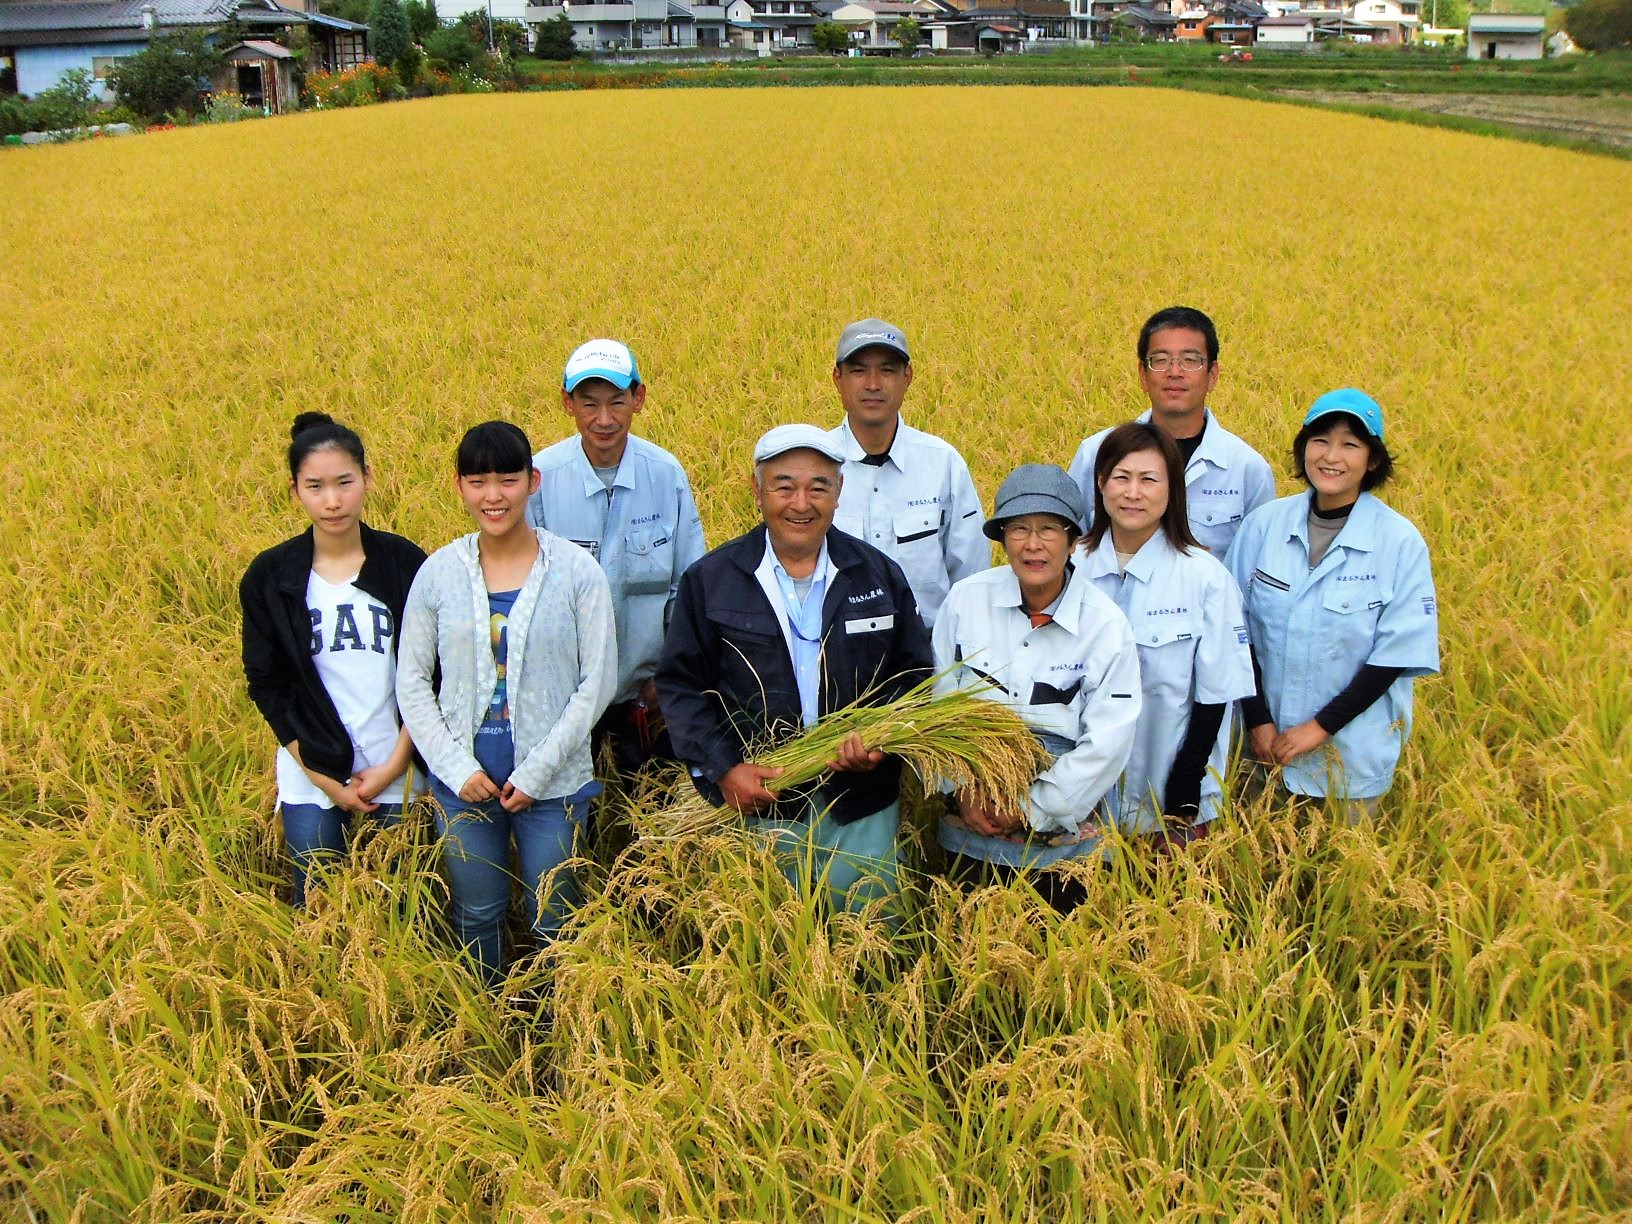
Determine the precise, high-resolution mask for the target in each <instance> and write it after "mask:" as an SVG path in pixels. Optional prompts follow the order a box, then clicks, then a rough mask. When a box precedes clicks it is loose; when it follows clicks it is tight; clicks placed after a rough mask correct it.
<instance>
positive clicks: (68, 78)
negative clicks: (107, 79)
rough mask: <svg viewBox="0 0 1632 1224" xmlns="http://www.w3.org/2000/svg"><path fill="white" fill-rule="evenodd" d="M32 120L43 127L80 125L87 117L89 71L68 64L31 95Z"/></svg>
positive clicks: (54, 128)
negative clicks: (44, 87)
mask: <svg viewBox="0 0 1632 1224" xmlns="http://www.w3.org/2000/svg"><path fill="white" fill-rule="evenodd" d="M34 115H35V122H36V123H38V125H39V127H40V128H41V129H42V130H44V131H59V130H62V129H65V128H77V127H84V126H85V125H86V124H88V123H90V121H91V72H90V69H88V68H70V69H68V70H67V71H66V72H64V73H63V74H62V75H61V76H60V77H58V78H57V83H56V84H55V85H53V86H51V87H50V88H49V89H42V90H40V92H39V93H38V94H36V95H35V97H34Z"/></svg>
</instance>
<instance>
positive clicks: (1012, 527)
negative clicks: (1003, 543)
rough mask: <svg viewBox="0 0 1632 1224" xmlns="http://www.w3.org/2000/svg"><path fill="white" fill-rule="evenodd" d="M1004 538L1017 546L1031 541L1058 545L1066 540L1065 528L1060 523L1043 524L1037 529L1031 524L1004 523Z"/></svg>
mask: <svg viewBox="0 0 1632 1224" xmlns="http://www.w3.org/2000/svg"><path fill="white" fill-rule="evenodd" d="M1003 538H1004V539H1005V540H1012V541H1013V542H1014V543H1016V544H1018V543H1020V542H1021V541H1022V540H1030V539H1036V540H1037V541H1038V542H1039V543H1042V544H1057V543H1059V542H1060V541H1061V540H1063V539H1064V538H1065V528H1064V527H1063V526H1061V525H1060V524H1059V523H1043V524H1042V525H1040V526H1037V527H1033V526H1032V525H1031V524H1030V523H1004V524H1003Z"/></svg>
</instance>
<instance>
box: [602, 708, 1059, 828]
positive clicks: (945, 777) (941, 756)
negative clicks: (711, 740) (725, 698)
mask: <svg viewBox="0 0 1632 1224" xmlns="http://www.w3.org/2000/svg"><path fill="white" fill-rule="evenodd" d="M936 679H937V677H934V676H931V677H928V678H927V679H924V680H921V681H920V682H919V683H917V684H915V685H913V686H912V688H910V689H908V690H907V691H906V692H905V693H903V694H901V696H899V697H897V698H895V699H893V700H891V701H886V702H882V703H879V704H876V705H875V704H870V700H869V695H867V694H863V695H862V696H861V697H859V698H858V699H857V700H855V701H853V702H851V703H850V704H849V705H847V706H845V707H844V708H843V709H839V710H834V711H833V712H832V713H830V714H828V715H827V716H825V717H824V718H822V719H821V720H820V721H819V722H817V723H816V725H815V726H812V727H807V728H805V729H804V730H803V731H802V732H800V734H798V735H797V736H794V737H792V738H788V739H784V740H782V741H781V742H780V743H778V742H775V741H772V742H770V743H768V744H767V745H766V747H765V748H764V749H763V750H761V751H756V750H754V749H752V748H750V749H749V750H748V752H747V755H746V759H747V760H751V761H753V762H754V763H755V764H756V765H762V766H766V767H768V768H771V769H780V770H781V771H782V772H781V774H780V775H778V776H777V777H775V778H772V779H770V780H769V781H767V782H766V783H765V788H766V789H767V790H769V791H771V792H772V793H773V794H778V793H781V792H783V791H788V790H792V789H795V788H799V787H805V786H808V785H810V784H811V783H813V782H817V781H820V780H821V779H822V778H824V777H826V776H827V775H828V774H829V773H830V772H831V768H830V767H831V765H832V763H833V761H834V760H835V759H836V758H837V757H838V755H839V747H840V745H841V744H842V743H843V742H844V741H845V740H846V739H848V738H849V737H850V736H852V735H859V736H860V737H861V740H862V743H863V744H865V745H866V746H867V747H868V748H869V749H872V750H874V751H878V752H884V753H887V754H889V755H892V756H898V757H900V758H901V759H902V761H904V762H905V763H906V764H907V766H908V767H909V768H911V769H912V770H913V771H914V772H915V773H916V774H917V775H918V776H919V777H920V778H923V779H927V780H929V781H930V782H931V783H934V782H937V781H938V782H946V783H949V784H951V785H952V786H954V787H964V786H979V787H981V788H982V789H984V790H986V791H987V792H988V793H990V794H991V795H993V796H994V806H995V807H996V809H997V811H998V812H999V813H1000V814H1002V815H1005V816H1008V817H1011V818H1014V819H1018V818H1020V817H1022V816H1023V815H1024V814H1025V811H1026V806H1027V805H1026V794H1027V791H1028V789H1029V787H1030V785H1031V781H1032V779H1033V778H1035V777H1036V776H1037V772H1038V771H1039V770H1040V769H1043V768H1044V767H1045V766H1047V765H1048V763H1049V761H1050V760H1051V759H1052V758H1051V757H1050V755H1049V752H1048V750H1047V749H1046V748H1044V747H1043V745H1042V743H1041V741H1040V740H1038V738H1037V737H1036V736H1035V735H1033V734H1032V732H1031V730H1030V728H1028V727H1027V726H1026V724H1025V723H1023V722H1022V721H1021V720H1020V717H1019V715H1017V714H1016V713H1015V712H1014V711H1013V710H1012V709H1011V708H1010V707H1008V706H1005V705H999V704H998V703H997V702H995V701H992V700H990V699H989V698H987V697H985V696H983V695H982V693H983V690H981V689H975V688H969V689H958V690H955V691H952V692H943V693H940V694H937V693H936V691H935V682H936ZM663 781H664V784H665V789H666V790H667V791H668V793H670V794H672V795H673V796H675V797H674V798H673V800H672V801H671V802H669V803H667V804H666V805H665V804H663V802H662V800H661V799H659V800H657V801H656V802H655V803H654V802H653V801H652V800H647V802H646V804H644V805H636V806H635V808H634V811H635V813H636V819H637V821H638V822H639V825H640V826H641V827H642V828H644V829H645V830H646V831H647V833H648V835H653V836H688V835H695V834H697V833H701V832H706V831H710V830H716V829H722V828H727V827H730V826H732V825H734V824H736V823H738V821H737V818H736V816H735V814H734V813H732V812H731V811H730V810H729V809H725V808H716V807H714V806H713V805H712V804H710V803H708V802H707V801H706V800H705V799H703V798H702V796H700V795H699V794H698V793H697V792H696V790H695V789H694V788H693V787H692V786H691V785H690V784H689V782H687V781H686V780H685V779H684V777H683V775H682V776H674V775H670V776H669V777H666V778H665V779H664V780H663ZM654 808H656V809H659V810H653V809H654Z"/></svg>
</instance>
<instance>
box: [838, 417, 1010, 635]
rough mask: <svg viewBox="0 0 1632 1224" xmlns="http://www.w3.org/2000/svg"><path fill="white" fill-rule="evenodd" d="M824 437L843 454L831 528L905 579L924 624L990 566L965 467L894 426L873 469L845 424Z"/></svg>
mask: <svg viewBox="0 0 1632 1224" xmlns="http://www.w3.org/2000/svg"><path fill="white" fill-rule="evenodd" d="M832 437H833V440H834V441H835V442H837V443H838V445H839V448H840V449H841V450H842V451H843V452H844V454H845V462H844V487H843V488H841V489H840V490H839V506H838V510H837V512H836V513H835V514H834V516H833V525H834V526H835V527H837V528H838V529H839V530H840V531H842V532H844V533H845V534H846V535H853V536H855V537H856V539H858V540H863V541H865V542H866V543H868V544H871V545H872V546H873V547H874V548H876V549H878V550H879V551H880V552H882V553H883V554H885V556H887V557H889V558H891V559H892V560H893V561H894V562H895V563H896V564H897V565H899V566H900V567H901V571H902V573H904V574H906V576H907V585H908V586H910V587H911V588H912V594H913V598H915V599H916V600H917V601H918V613H919V615H921V616H922V617H923V618H924V624H925V625H927V626H929V627H930V628H932V629H933V628H934V627H935V618H936V615H937V614H938V613H939V611H940V608H941V603H942V601H944V600H945V599H946V593H947V591H949V590H950V589H951V587H952V584H953V583H955V582H957V581H959V580H960V579H963V578H967V577H969V576H970V575H971V574H978V573H980V572H981V571H982V570H984V569H986V568H987V567H988V566H989V565H991V563H992V546H991V542H990V541H989V540H987V539H986V537H985V535H983V534H982V532H981V527H982V525H983V524H984V522H985V519H984V518H983V516H982V511H981V507H980V494H979V493H977V492H976V491H975V482H974V480H973V479H972V478H971V477H970V475H969V465H968V464H966V463H965V462H964V461H963V456H962V455H960V454H958V452H957V451H956V450H954V449H953V448H952V446H951V445H949V444H948V443H946V442H944V441H942V440H941V439H940V438H937V437H935V436H934V435H933V434H927V433H924V432H923V431H922V430H918V429H914V428H913V427H912V426H910V425H908V424H907V423H906V422H905V421H899V423H898V424H897V426H896V431H895V441H894V442H892V443H891V444H890V457H889V458H888V459H886V460H885V461H884V462H883V463H882V464H879V465H878V466H876V467H875V466H873V465H871V464H867V463H863V462H862V459H863V458H865V457H866V454H867V452H866V450H864V449H863V448H862V445H861V443H860V442H857V441H856V437H855V435H854V434H852V433H851V432H850V422H849V420H848V419H847V420H846V421H845V422H844V423H843V424H842V425H840V426H839V427H838V428H837V429H835V430H833V432H832Z"/></svg>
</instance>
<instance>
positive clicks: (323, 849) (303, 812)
mask: <svg viewBox="0 0 1632 1224" xmlns="http://www.w3.org/2000/svg"><path fill="white" fill-rule="evenodd" d="M278 810H279V812H280V813H281V814H282V815H283V840H284V844H285V845H287V846H288V847H289V857H290V858H291V859H292V860H293V872H292V877H293V884H294V888H293V896H292V897H291V900H292V901H293V902H294V904H295V907H296V908H297V909H298V908H300V907H302V906H304V905H305V904H306V880H307V877H308V875H309V874H310V872H311V869H312V868H313V867H315V866H317V865H318V864H319V863H322V862H329V863H333V862H336V861H338V860H339V859H340V858H341V857H342V856H343V855H344V854H345V852H346V839H347V837H348V836H349V835H350V833H351V829H350V828H349V827H348V826H350V825H351V824H352V822H353V820H360V821H361V823H364V824H373V825H378V826H379V827H380V828H382V829H389V828H390V827H391V826H392V825H394V824H396V823H397V821H399V820H401V819H402V804H400V803H382V804H380V806H379V807H377V808H375V809H374V811H372V812H370V813H369V814H368V815H367V816H363V817H360V818H357V817H353V816H352V814H351V813H350V812H344V811H341V810H340V809H339V808H336V807H324V806H323V805H322V804H320V803H284V804H280V805H279V808H278Z"/></svg>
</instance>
